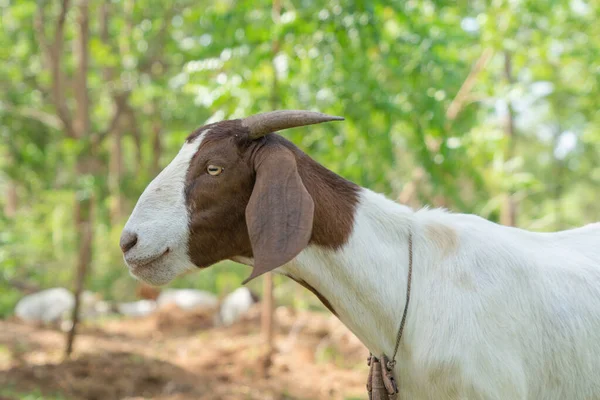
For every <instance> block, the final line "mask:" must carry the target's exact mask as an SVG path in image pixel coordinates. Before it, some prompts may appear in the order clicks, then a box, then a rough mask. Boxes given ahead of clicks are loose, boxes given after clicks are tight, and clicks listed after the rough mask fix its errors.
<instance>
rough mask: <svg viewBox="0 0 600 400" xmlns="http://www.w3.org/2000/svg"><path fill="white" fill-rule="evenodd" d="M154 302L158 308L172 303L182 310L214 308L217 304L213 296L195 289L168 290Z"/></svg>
mask: <svg viewBox="0 0 600 400" xmlns="http://www.w3.org/2000/svg"><path fill="white" fill-rule="evenodd" d="M156 302H157V303H158V306H159V307H162V306H165V305H167V304H172V303H174V304H176V305H177V306H178V307H179V308H181V309H183V310H191V309H193V308H196V307H204V308H216V307H217V304H218V300H217V297H216V296H215V295H213V294H212V293H209V292H205V291H203V290H196V289H168V290H165V291H163V292H161V294H160V295H159V296H158V299H156Z"/></svg>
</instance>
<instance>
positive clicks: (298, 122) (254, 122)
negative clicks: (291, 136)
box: [242, 110, 344, 139]
mask: <svg viewBox="0 0 600 400" xmlns="http://www.w3.org/2000/svg"><path fill="white" fill-rule="evenodd" d="M343 120H344V118H343V117H335V116H332V115H327V114H323V113H320V112H314V111H303V110H279V111H271V112H266V113H262V114H256V115H251V116H250V117H247V118H244V119H243V120H242V125H243V126H244V127H246V128H248V130H249V131H250V138H251V139H258V138H259V137H261V136H264V135H266V134H268V133H272V132H276V131H280V130H282V129H289V128H295V127H297V126H305V125H313V124H320V123H321V122H328V121H343Z"/></svg>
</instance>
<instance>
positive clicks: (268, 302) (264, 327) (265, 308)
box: [261, 0, 281, 376]
mask: <svg viewBox="0 0 600 400" xmlns="http://www.w3.org/2000/svg"><path fill="white" fill-rule="evenodd" d="M280 15H281V3H280V0H273V9H272V16H273V22H274V23H275V24H276V25H277V24H279V21H280ZM272 50H273V65H272V66H273V85H272V87H271V108H272V109H273V110H276V109H277V108H278V105H279V104H278V103H279V96H278V83H277V70H276V68H275V63H274V61H275V57H276V56H277V53H278V52H279V40H278V38H275V39H273V44H272ZM263 279H264V280H263V299H262V313H261V331H262V336H263V339H264V341H265V344H266V354H265V358H264V364H263V374H264V375H265V376H266V375H268V371H269V367H270V366H271V364H272V362H273V361H272V359H273V353H274V346H273V331H274V325H275V318H274V315H273V306H274V296H273V274H272V273H271V272H269V273H267V274H265V276H264V278H263Z"/></svg>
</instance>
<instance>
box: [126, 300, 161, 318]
mask: <svg viewBox="0 0 600 400" xmlns="http://www.w3.org/2000/svg"><path fill="white" fill-rule="evenodd" d="M154 310H156V302H155V301H154V300H139V301H132V302H130V303H119V304H117V311H118V312H119V313H120V314H123V315H126V316H128V317H143V316H146V315H149V314H152V313H153V312H154Z"/></svg>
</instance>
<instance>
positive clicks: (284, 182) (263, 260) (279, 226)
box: [243, 146, 314, 284]
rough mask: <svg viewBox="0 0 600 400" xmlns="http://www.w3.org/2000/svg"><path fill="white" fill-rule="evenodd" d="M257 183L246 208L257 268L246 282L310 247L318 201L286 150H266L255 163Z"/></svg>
mask: <svg viewBox="0 0 600 400" xmlns="http://www.w3.org/2000/svg"><path fill="white" fill-rule="evenodd" d="M255 169H256V182H255V184H254V189H253V191H252V195H251V196H250V201H249V202H248V206H247V207H246V224H247V226H248V233H249V235H250V243H251V244H252V252H253V255H254V269H253V271H252V274H251V275H250V277H248V279H246V280H245V281H244V282H243V283H244V284H246V283H248V282H249V281H250V280H252V279H254V278H256V277H257V276H260V275H262V274H264V273H266V272H269V271H272V270H273V269H275V268H277V267H279V266H281V265H283V264H285V263H287V262H289V261H291V260H292V259H293V258H294V257H296V256H297V255H298V253H300V252H301V251H302V250H304V248H305V247H306V246H307V245H308V242H309V240H310V236H311V233H312V226H313V216H314V202H313V199H312V197H311V196H310V194H309V193H308V191H307V190H306V187H304V184H303V183H302V179H301V178H300V175H299V174H298V167H297V165H296V158H295V157H294V155H293V154H292V152H291V151H290V150H288V149H286V148H283V147H277V146H271V147H264V148H263V149H262V151H261V153H260V154H259V155H257V157H256V161H255Z"/></svg>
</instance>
